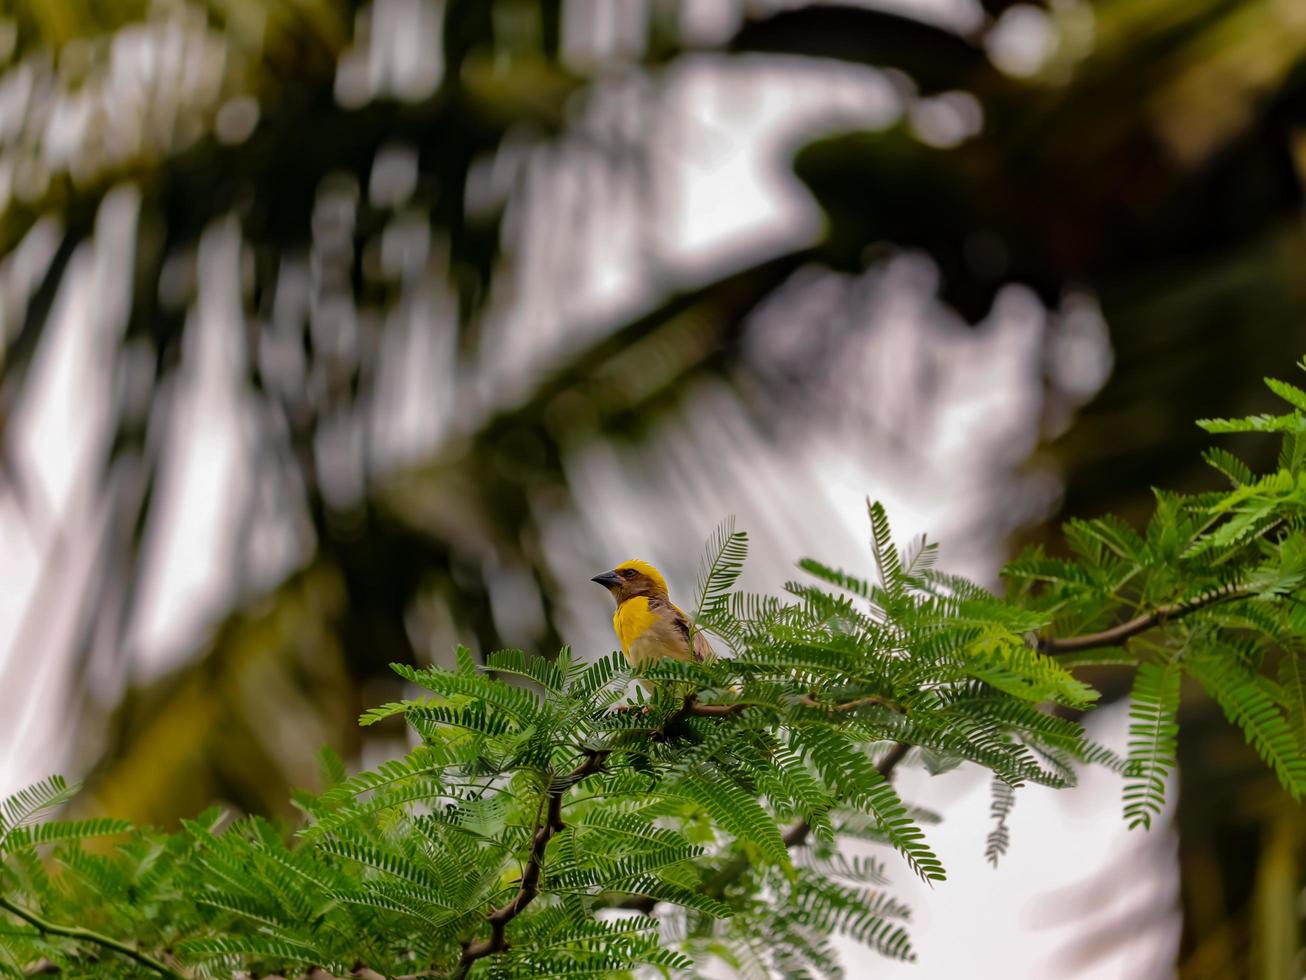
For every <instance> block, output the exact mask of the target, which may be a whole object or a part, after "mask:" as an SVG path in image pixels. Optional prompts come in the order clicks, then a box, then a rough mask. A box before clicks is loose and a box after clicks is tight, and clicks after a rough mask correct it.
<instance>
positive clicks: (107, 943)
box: [0, 895, 185, 980]
mask: <svg viewBox="0 0 1306 980" xmlns="http://www.w3.org/2000/svg"><path fill="white" fill-rule="evenodd" d="M0 908H2V909H4V910H6V911H7V912H9V913H11V914H13V915H16V916H17V917H18V918H20V919H22V920H23V921H24V922H26V923H27V924H28V925H31V926H35V927H36V928H37V930H38V931H40V933H41V934H42V935H45V936H63V937H64V938H66V939H80V940H82V941H83V942H88V943H94V944H95V945H97V946H103V947H104V948H105V949H109V950H113V952H115V953H120V954H122V955H123V956H126V957H128V958H129V959H133V960H135V961H136V962H137V963H139V964H140V965H141V966H143V967H145V968H146V969H148V970H152V971H154V972H155V973H157V974H159V975H160V976H163V977H169V978H171V980H185V976H184V974H182V973H179V972H178V971H176V970H174V969H173V968H172V967H170V966H168V965H167V964H166V963H163V962H161V961H159V960H156V959H155V958H154V957H152V956H148V955H146V954H145V953H142V952H141V951H140V950H138V949H133V948H132V947H130V946H128V945H126V944H125V943H120V942H118V940H116V939H111V938H110V937H108V936H104V935H101V934H100V933H98V932H94V931H92V930H90V929H83V928H81V927H80V926H61V925H58V924H57V923H54V922H50V921H49V920H47V919H43V918H41V917H40V916H39V915H37V914H36V913H35V912H30V911H28V910H27V909H25V908H23V907H22V906H20V905H16V904H14V903H13V902H11V901H10V900H9V899H7V898H5V897H4V896H3V895H0Z"/></svg>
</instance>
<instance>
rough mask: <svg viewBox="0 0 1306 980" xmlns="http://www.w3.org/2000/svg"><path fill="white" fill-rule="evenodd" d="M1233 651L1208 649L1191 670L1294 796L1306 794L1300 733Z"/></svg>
mask: <svg viewBox="0 0 1306 980" xmlns="http://www.w3.org/2000/svg"><path fill="white" fill-rule="evenodd" d="M1231 654H1232V651H1231V650H1228V649H1223V648H1220V647H1217V648H1215V649H1214V650H1211V651H1209V652H1204V653H1203V655H1202V656H1200V657H1194V658H1193V659H1192V660H1191V661H1189V663H1188V672H1189V673H1190V674H1192V675H1193V676H1194V677H1196V678H1197V680H1198V681H1199V682H1200V683H1201V685H1202V687H1204V688H1205V689H1206V692H1207V693H1208V694H1210V695H1211V697H1213V698H1214V699H1215V700H1216V701H1217V702H1218V703H1219V705H1220V707H1221V708H1223V709H1224V713H1225V716H1226V717H1227V718H1228V719H1229V720H1230V721H1231V722H1233V723H1234V724H1235V725H1237V726H1238V727H1239V728H1241V729H1242V730H1243V734H1244V735H1245V736H1246V737H1247V744H1249V745H1250V746H1252V748H1254V749H1255V750H1256V751H1257V753H1258V754H1259V755H1260V757H1261V758H1262V759H1264V760H1265V762H1266V764H1267V765H1268V766H1269V767H1270V768H1271V769H1273V770H1274V772H1275V775H1277V776H1278V777H1279V782H1280V783H1282V784H1283V788H1284V789H1286V790H1287V791H1288V792H1289V793H1290V794H1291V795H1292V798H1293V799H1295V800H1296V799H1301V797H1302V795H1303V794H1306V757H1303V754H1302V747H1301V742H1300V740H1299V738H1298V734H1297V733H1295V732H1293V730H1292V729H1291V728H1290V727H1289V725H1288V720H1287V719H1285V718H1284V716H1283V714H1282V713H1281V712H1280V711H1279V706H1278V705H1277V704H1275V703H1274V699H1273V698H1271V697H1270V695H1269V694H1267V693H1266V692H1265V690H1264V689H1263V687H1262V685H1261V684H1260V682H1259V681H1260V678H1259V676H1258V675H1256V674H1253V673H1251V672H1250V671H1248V670H1247V669H1246V668H1245V667H1243V666H1242V664H1240V663H1239V662H1238V660H1237V658H1236V657H1234V656H1232V655H1231Z"/></svg>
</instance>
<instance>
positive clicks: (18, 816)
mask: <svg viewBox="0 0 1306 980" xmlns="http://www.w3.org/2000/svg"><path fill="white" fill-rule="evenodd" d="M76 792H77V785H76V784H72V785H69V783H68V782H67V781H66V780H65V779H64V778H63V777H62V776H50V777H49V778H47V779H43V780H41V781H40V782H39V783H33V784H32V785H31V786H28V787H27V788H25V789H20V790H19V791H18V792H17V793H14V794H13V795H12V796H10V797H8V798H6V799H5V800H3V801H0V847H3V846H4V843H5V839H6V838H7V837H8V836H9V834H10V833H11V832H13V831H14V830H16V829H17V828H19V827H23V826H25V825H27V824H29V823H31V822H32V821H33V820H36V819H37V818H38V817H40V816H41V814H43V813H46V812H48V811H50V810H53V809H54V808H55V807H59V806H62V805H63V804H65V803H67V802H68V800H70V799H71V798H72V796H73V795H74V794H75V793H76Z"/></svg>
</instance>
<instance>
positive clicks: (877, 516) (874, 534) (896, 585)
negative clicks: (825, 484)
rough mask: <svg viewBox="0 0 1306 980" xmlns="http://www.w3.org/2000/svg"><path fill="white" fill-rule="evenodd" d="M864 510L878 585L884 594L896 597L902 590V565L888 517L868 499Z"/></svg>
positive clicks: (880, 507)
mask: <svg viewBox="0 0 1306 980" xmlns="http://www.w3.org/2000/svg"><path fill="white" fill-rule="evenodd" d="M866 510H867V513H868V514H870V518H871V554H872V555H873V556H874V557H875V567H876V568H877V569H879V571H880V584H881V585H882V586H883V587H884V591H885V592H888V593H889V594H890V595H898V594H900V593H901V592H902V590H903V580H902V563H901V561H900V560H899V558H898V549H897V548H895V547H894V545H893V532H892V531H890V529H889V515H888V514H887V513H885V510H884V505H883V504H881V503H880V502H879V501H878V500H876V501H874V502H872V501H871V500H869V499H868V500H867V501H866Z"/></svg>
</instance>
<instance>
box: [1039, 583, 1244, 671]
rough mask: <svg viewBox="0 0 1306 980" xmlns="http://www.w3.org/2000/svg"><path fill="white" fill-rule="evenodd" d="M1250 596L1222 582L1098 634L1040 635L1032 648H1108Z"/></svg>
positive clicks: (1047, 650) (1052, 651)
mask: <svg viewBox="0 0 1306 980" xmlns="http://www.w3.org/2000/svg"><path fill="white" fill-rule="evenodd" d="M1249 595H1251V591H1250V590H1248V589H1246V588H1244V587H1242V586H1241V585H1236V584H1230V585H1223V586H1221V587H1220V588H1218V589H1212V590H1211V591H1210V592H1207V593H1205V594H1203V595H1200V596H1198V597H1197V598H1195V599H1188V600H1186V601H1184V602H1172V603H1170V604H1168V605H1165V606H1158V607H1157V608H1156V609H1153V610H1152V611H1151V612H1149V613H1143V614H1142V615H1140V616H1135V617H1134V618H1133V619H1130V620H1128V621H1126V622H1123V623H1120V624H1119V625H1118V626H1112V627H1111V628H1110V629H1105V630H1102V631H1100V632H1098V633H1085V634H1083V635H1082V636H1065V637H1055V636H1040V637H1036V638H1035V639H1034V641H1033V645H1034V648H1035V649H1036V650H1038V651H1039V652H1040V653H1046V654H1058V653H1078V652H1079V651H1080V650H1092V649H1094V648H1096V647H1109V646H1115V645H1116V644H1119V643H1123V642H1124V641H1125V640H1128V639H1129V638H1130V637H1133V636H1137V635H1138V634H1139V633H1146V632H1147V631H1148V630H1150V629H1151V628H1152V627H1154V626H1159V625H1161V623H1163V622H1165V621H1166V620H1170V619H1179V618H1181V617H1183V616H1187V615H1188V614H1189V613H1193V612H1196V611H1197V610H1199V609H1205V608H1206V607H1207V606H1213V605H1215V604H1216V603H1218V602H1227V601H1229V600H1231V599H1245V598H1246V597H1247V596H1249Z"/></svg>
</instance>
